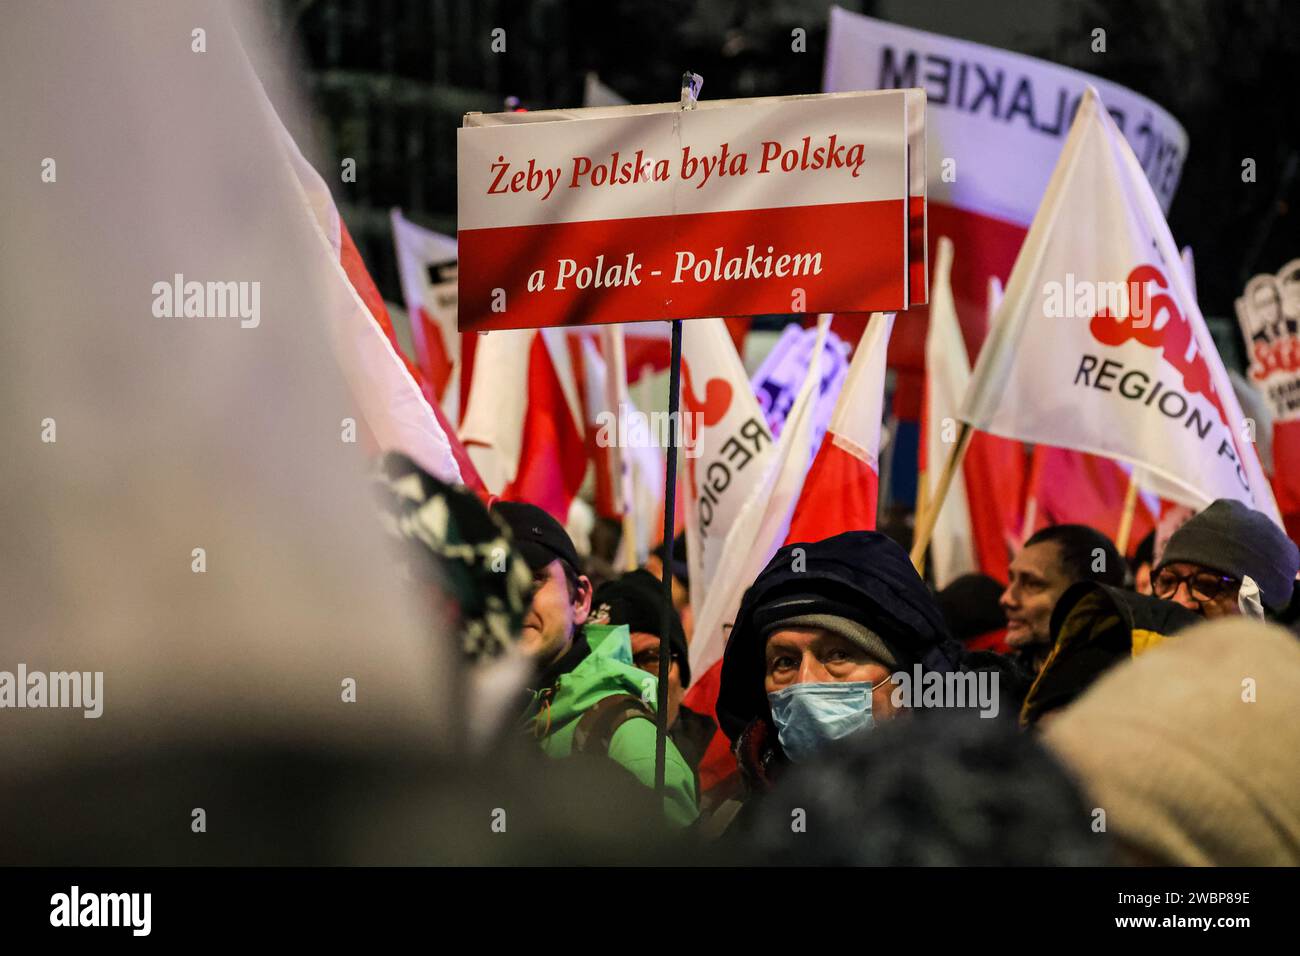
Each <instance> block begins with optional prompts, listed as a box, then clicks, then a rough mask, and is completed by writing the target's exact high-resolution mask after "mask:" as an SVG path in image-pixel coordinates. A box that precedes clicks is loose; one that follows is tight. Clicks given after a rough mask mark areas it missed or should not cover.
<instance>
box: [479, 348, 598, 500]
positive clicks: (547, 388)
mask: <svg viewBox="0 0 1300 956" xmlns="http://www.w3.org/2000/svg"><path fill="white" fill-rule="evenodd" d="M564 333H565V330H564V329H558V328H556V329H519V330H502V331H494V332H489V333H487V334H486V335H481V336H479V337H478V343H477V348H476V355H475V358H474V364H475V367H476V369H477V371H476V373H475V375H474V380H473V382H472V383H471V384H470V392H469V402H468V405H467V407H466V409H465V417H464V418H463V419H462V421H461V425H460V440H461V441H462V442H463V443H464V445H465V447H466V449H468V451H469V456H470V458H471V459H473V461H474V464H475V466H476V467H477V468H478V471H479V474H481V475H482V476H483V482H484V484H485V485H486V486H487V489H488V491H489V492H490V493H492V494H494V495H497V496H498V497H500V498H502V499H504V500H506V501H526V502H529V503H530V504H535V505H537V506H538V507H540V508H543V509H545V510H546V511H547V512H548V513H550V514H551V515H552V516H553V517H554V518H555V519H556V520H557V521H559V522H560V523H561V524H563V523H565V521H566V520H567V519H568V515H569V505H570V504H571V503H572V502H573V498H574V496H575V495H576V494H577V493H578V489H579V488H580V487H581V485H582V479H583V476H584V475H585V474H586V471H587V449H586V445H585V442H584V439H583V428H582V424H581V423H582V415H581V412H580V410H579V409H580V405H579V401H578V390H577V384H576V379H575V377H574V373H573V366H572V362H571V359H570V353H569V347H568V343H567V341H566V338H565V334H564Z"/></svg>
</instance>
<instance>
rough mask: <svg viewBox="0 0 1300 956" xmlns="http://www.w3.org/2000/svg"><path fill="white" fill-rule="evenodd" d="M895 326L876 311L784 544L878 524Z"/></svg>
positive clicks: (891, 319) (855, 355)
mask: <svg viewBox="0 0 1300 956" xmlns="http://www.w3.org/2000/svg"><path fill="white" fill-rule="evenodd" d="M893 328H894V316H893V314H892V313H885V314H880V313H877V314H876V315H874V316H873V317H872V319H871V321H870V322H869V323H868V325H867V329H866V332H864V333H863V336H862V338H861V340H860V341H859V342H858V347H857V349H856V350H855V351H854V353H853V361H852V362H851V363H850V364H849V370H848V373H847V374H846V375H845V377H844V385H843V387H842V390H841V391H840V396H839V399H838V401H836V403H835V410H834V411H833V412H831V420H830V424H829V425H828V426H827V428H826V434H825V435H823V436H822V440H821V446H820V447H819V448H818V449H817V456H816V458H814V459H813V463H812V468H811V469H810V470H809V472H808V477H807V478H806V479H805V480H804V483H803V488H802V489H801V491H800V494H799V500H798V503H797V504H796V505H795V509H794V514H793V516H792V517H791V519H790V528H789V530H788V531H787V532H786V536H785V544H794V543H796V542H799V541H821V540H824V539H826V538H830V537H834V536H835V535H837V534H840V533H841V532H844V531H874V530H875V527H876V505H877V496H878V493H879V488H880V462H879V455H880V424H881V421H882V420H883V419H884V404H885V364H886V356H887V353H888V351H889V336H890V333H891V332H892V331H893ZM814 354H816V350H814ZM811 367H812V366H811V365H810V366H809V368H810V369H811ZM810 374H811V373H810ZM804 387H805V389H806V388H807V386H806V385H805V386H804ZM782 437H783V438H784V437H785V433H784V430H783V431H782ZM760 570H761V569H760ZM757 576H758V575H757V572H756V573H755V575H754V577H757ZM752 580H753V578H750V581H752Z"/></svg>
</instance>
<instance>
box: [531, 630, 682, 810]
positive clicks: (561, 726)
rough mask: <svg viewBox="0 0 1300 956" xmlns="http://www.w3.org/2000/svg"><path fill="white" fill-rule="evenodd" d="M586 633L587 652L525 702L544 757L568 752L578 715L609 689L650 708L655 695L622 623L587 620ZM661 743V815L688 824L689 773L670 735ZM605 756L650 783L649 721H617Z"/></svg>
mask: <svg viewBox="0 0 1300 956" xmlns="http://www.w3.org/2000/svg"><path fill="white" fill-rule="evenodd" d="M586 635H587V643H588V644H589V645H590V647H591V653H589V654H588V655H587V656H586V657H585V658H583V659H582V661H581V662H580V663H579V664H578V666H577V667H575V668H574V669H573V670H571V671H569V672H568V673H567V674H562V675H561V676H560V677H559V678H558V679H557V680H556V682H555V683H554V684H553V685H551V687H549V688H546V689H544V690H542V691H539V692H538V693H537V694H535V695H534V697H533V702H532V705H531V706H530V708H529V713H530V714H533V716H532V718H531V723H532V726H533V729H534V732H538V731H539V729H540V728H541V727H547V728H548V729H547V730H546V731H545V736H543V737H541V739H540V740H539V741H538V742H539V743H540V745H541V748H542V750H543V752H544V753H546V755H547V756H550V757H557V758H562V757H567V756H569V755H570V754H571V753H572V752H573V735H574V731H575V730H577V727H578V720H579V719H580V718H581V717H582V715H583V714H584V713H585V712H586V711H587V710H589V709H590V708H591V707H592V706H594V705H595V704H596V703H597V702H598V701H600V700H603V699H604V698H606V697H609V696H611V695H613V694H631V695H632V696H633V697H636V698H638V699H641V700H645V701H647V703H648V704H649V705H650V708H651V709H652V710H653V709H654V708H655V703H656V702H657V700H658V688H657V681H656V680H655V678H654V677H653V676H652V675H650V674H647V673H646V672H645V671H643V670H641V669H640V668H638V667H636V666H635V665H633V663H632V641H631V635H630V633H629V631H628V629H627V626H626V625H617V626H612V625H594V624H589V625H587V627H586ZM548 702H549V706H548ZM548 721H549V724H548V723H547V722H548ZM666 746H667V750H666V753H665V764H664V784H665V790H666V794H665V797H664V815H665V816H666V817H667V818H668V820H669V821H671V822H672V823H675V824H677V825H679V826H689V825H690V824H691V823H693V822H694V821H695V818H696V816H697V815H698V813H699V810H698V805H697V803H696V796H695V774H694V773H693V772H692V771H691V768H690V765H689V764H687V763H686V761H685V760H683V759H682V755H681V754H680V753H679V752H678V750H677V748H676V747H675V746H674V745H673V742H672V740H671V739H669V740H668V741H666ZM609 757H610V759H611V760H613V761H614V762H615V763H617V764H619V765H620V766H622V767H624V768H625V769H627V770H629V771H631V772H632V774H633V775H634V776H635V777H636V778H637V779H638V780H639V781H641V783H643V784H644V785H645V786H647V787H650V788H652V789H653V787H654V785H655V724H654V721H652V720H646V719H642V718H633V719H631V720H628V721H626V722H625V723H623V725H622V726H620V727H619V728H618V730H617V731H615V733H614V736H613V737H612V738H611V739H610V743H609Z"/></svg>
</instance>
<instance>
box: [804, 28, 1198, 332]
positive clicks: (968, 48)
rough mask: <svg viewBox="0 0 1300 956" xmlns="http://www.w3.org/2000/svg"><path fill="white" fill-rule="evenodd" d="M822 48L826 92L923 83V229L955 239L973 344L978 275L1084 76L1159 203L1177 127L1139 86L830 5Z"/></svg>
mask: <svg viewBox="0 0 1300 956" xmlns="http://www.w3.org/2000/svg"><path fill="white" fill-rule="evenodd" d="M826 50H827V52H826V64H825V73H824V79H823V85H822V89H824V90H826V91H827V92H835V91H841V90H875V89H895V88H910V87H919V88H920V89H921V90H923V91H924V92H925V95H926V116H925V150H926V153H927V156H928V161H927V164H926V166H927V167H928V171H929V184H928V197H927V198H928V202H927V212H928V215H929V232H930V233H932V234H933V235H946V236H949V237H950V238H951V239H952V240H953V243H954V245H955V248H956V262H957V268H956V269H954V271H953V277H952V282H953V294H954V296H955V299H956V304H957V311H958V313H959V314H960V315H961V316H962V323H963V328H964V330H966V332H967V345H968V347H970V348H971V349H972V350H974V349H976V348H977V347H978V346H979V344H980V341H981V340H982V338H983V334H984V333H983V329H984V315H985V303H986V295H985V290H986V288H987V286H986V282H987V279H988V277H989V276H990V275H997V276H999V277H1005V276H1006V275H1007V273H1008V272H1009V270H1010V268H1011V264H1012V263H1013V262H1014V260H1015V255H1016V252H1017V251H1018V249H1019V247H1020V244H1021V242H1022V241H1023V239H1024V235H1025V229H1026V228H1027V227H1028V226H1029V223H1030V222H1031V221H1032V220H1033V218H1034V212H1035V210H1036V209H1037V208H1038V203H1039V200H1040V199H1042V197H1043V191H1044V190H1045V189H1046V187H1047V181H1048V179H1049V178H1050V176H1051V174H1052V169H1053V167H1054V166H1055V164H1056V157H1057V156H1058V155H1059V154H1060V151H1061V146H1062V144H1063V143H1064V141H1065V135H1066V133H1067V132H1068V130H1069V126H1070V120H1071V119H1072V117H1073V115H1074V110H1075V107H1076V105H1077V104H1078V102H1079V100H1080V98H1081V97H1082V95H1083V91H1084V87H1085V86H1087V85H1088V84H1090V83H1091V84H1092V85H1093V86H1095V87H1096V88H1097V89H1098V91H1099V92H1100V93H1101V96H1102V98H1103V99H1104V100H1105V102H1106V105H1107V107H1108V108H1109V110H1110V113H1111V116H1112V118H1113V119H1114V120H1115V123H1116V125H1117V126H1118V127H1119V129H1120V131H1121V132H1122V133H1123V134H1124V135H1125V137H1127V139H1128V141H1129V143H1130V145H1131V146H1132V147H1133V151H1134V153H1135V154H1136V156H1137V158H1138V161H1139V163H1140V164H1141V166H1142V168H1143V170H1144V171H1145V173H1146V175H1147V179H1148V180H1149V181H1150V183H1151V186H1152V189H1154V191H1155V193H1156V195H1157V197H1158V198H1159V201H1160V207H1161V209H1162V210H1165V211H1167V210H1168V209H1169V203H1170V201H1171V200H1172V198H1173V194H1174V190H1175V188H1176V187H1177V185H1178V179H1179V176H1180V174H1181V171H1182V164H1183V159H1184V157H1185V156H1186V155H1187V134H1186V132H1185V131H1184V130H1183V128H1182V126H1180V125H1179V124H1178V122H1177V121H1176V120H1175V119H1174V118H1173V117H1172V116H1170V115H1169V113H1168V112H1166V111H1165V110H1164V109H1162V108H1161V107H1160V106H1159V105H1157V104H1156V103H1155V102H1153V101H1151V100H1149V99H1147V98H1146V97H1144V96H1140V95H1139V94H1137V93H1134V92H1132V91H1131V90H1128V89H1126V88H1124V87H1122V86H1119V85H1118V84H1115V83H1110V82H1107V81H1105V80H1102V79H1099V78H1097V77H1093V76H1090V75H1089V74H1087V73H1083V72H1080V71H1078V70H1073V69H1069V68H1068V67H1063V66H1058V65H1056V64H1054V63H1048V62H1046V61H1044V60H1039V59H1036V58H1034V57H1029V56H1024V55H1022V54H1018V53H1012V52H1010V51H1007V50H1000V49H997V48H996V47H990V46H985V45H983V44H980V43H971V42H968V41H964V40H957V39H954V38H952V37H946V36H943V35H941V34H937V33H929V32H927V31H924V30H916V29H912V28H909V27H903V26H898V25H896V24H892V23H886V22H885V21H883V20H876V19H873V18H871V17H866V16H863V15H861V14H859V13H853V12H850V11H848V10H842V9H839V8H838V7H833V8H832V9H831V15H830V28H829V36H828V39H827V47H826ZM972 354H974V352H973V351H972Z"/></svg>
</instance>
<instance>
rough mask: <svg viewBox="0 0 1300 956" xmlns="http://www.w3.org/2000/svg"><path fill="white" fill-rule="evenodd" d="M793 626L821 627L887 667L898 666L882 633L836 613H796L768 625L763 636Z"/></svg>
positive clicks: (768, 635)
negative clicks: (879, 633)
mask: <svg viewBox="0 0 1300 956" xmlns="http://www.w3.org/2000/svg"><path fill="white" fill-rule="evenodd" d="M792 627H816V628H820V629H821V630H823V631H828V632H830V633H831V634H835V635H838V636H839V637H842V638H844V639H845V640H846V641H848V642H849V643H851V644H856V645H857V646H858V647H860V648H862V649H863V650H864V651H866V652H867V653H868V654H869V655H871V657H872V659H873V660H875V661H876V662H878V663H880V664H884V665H885V666H886V667H897V666H898V661H897V660H896V659H895V657H894V652H893V651H891V650H890V649H889V647H888V646H887V645H886V644H885V642H884V641H883V640H881V639H880V635H878V634H876V632H875V631H873V630H871V629H870V628H869V627H867V626H865V625H863V624H859V623H858V622H857V621H851V620H849V619H848V618H847V617H840V616H839V615H836V614H796V615H793V616H791V617H787V618H783V619H782V620H780V621H776V622H774V623H772V624H770V625H768V626H767V627H766V628H765V629H764V631H763V636H764V637H770V636H771V635H772V634H773V633H775V632H776V631H784V630H786V629H788V628H792Z"/></svg>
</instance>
